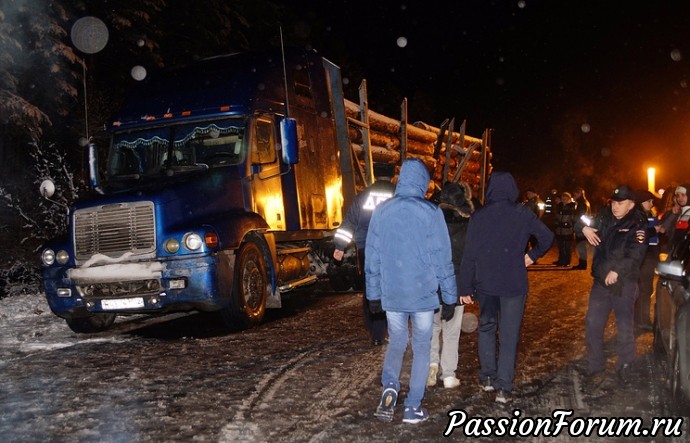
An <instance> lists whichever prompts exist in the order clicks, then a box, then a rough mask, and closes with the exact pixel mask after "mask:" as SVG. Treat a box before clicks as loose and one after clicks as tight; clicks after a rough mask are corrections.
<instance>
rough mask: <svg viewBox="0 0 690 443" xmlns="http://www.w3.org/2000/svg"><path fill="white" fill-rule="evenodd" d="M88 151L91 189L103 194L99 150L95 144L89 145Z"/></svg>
mask: <svg viewBox="0 0 690 443" xmlns="http://www.w3.org/2000/svg"><path fill="white" fill-rule="evenodd" d="M86 150H87V161H88V164H89V182H90V184H91V188H92V189H94V190H96V191H97V192H99V193H101V194H102V193H103V192H102V190H101V181H100V179H99V178H98V148H97V147H96V144H95V143H89V144H88V145H87V146H86Z"/></svg>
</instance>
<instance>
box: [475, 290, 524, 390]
mask: <svg viewBox="0 0 690 443" xmlns="http://www.w3.org/2000/svg"><path fill="white" fill-rule="evenodd" d="M477 298H478V300H479V337H478V348H479V367H480V369H479V380H480V381H484V380H486V379H487V378H490V379H491V381H492V384H493V386H494V388H496V389H502V390H504V391H508V392H511V391H512V390H513V378H515V357H516V355H517V347H518V342H519V341H520V325H521V324H522V313H523V312H524V310H525V299H526V298H527V295H520V296H512V297H497V296H492V295H481V294H479V295H478V296H477ZM497 332H498V334H499V340H498V341H499V343H500V347H499V349H498V358H496V333H497Z"/></svg>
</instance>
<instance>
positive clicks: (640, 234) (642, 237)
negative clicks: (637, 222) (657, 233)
mask: <svg viewBox="0 0 690 443" xmlns="http://www.w3.org/2000/svg"><path fill="white" fill-rule="evenodd" d="M635 241H637V242H638V243H640V244H642V243H644V242H645V241H647V235H646V234H645V231H644V230H642V229H640V230H639V231H636V232H635Z"/></svg>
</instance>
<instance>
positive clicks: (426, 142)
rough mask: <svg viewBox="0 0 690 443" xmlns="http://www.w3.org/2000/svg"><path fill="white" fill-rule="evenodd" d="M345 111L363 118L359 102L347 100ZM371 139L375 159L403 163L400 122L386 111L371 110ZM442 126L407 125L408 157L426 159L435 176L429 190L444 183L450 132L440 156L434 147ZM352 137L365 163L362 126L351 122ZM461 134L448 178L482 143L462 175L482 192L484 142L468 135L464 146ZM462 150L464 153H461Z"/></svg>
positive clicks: (454, 141) (453, 140)
mask: <svg viewBox="0 0 690 443" xmlns="http://www.w3.org/2000/svg"><path fill="white" fill-rule="evenodd" d="M345 111H346V113H347V116H348V117H351V118H353V119H356V120H359V119H360V116H359V105H357V104H356V103H353V102H351V101H349V100H345ZM368 117H369V128H370V130H369V138H370V143H371V156H372V159H373V161H374V162H380V163H399V162H400V121H398V120H394V119H392V118H390V117H386V116H384V115H382V114H379V113H376V112H374V111H372V110H369V113H368ZM440 131H441V129H440V128H435V127H433V126H430V125H428V124H426V123H421V122H416V123H414V124H408V125H407V158H418V159H420V160H422V161H423V162H424V164H425V165H426V166H427V169H428V170H429V174H430V175H431V177H432V183H431V184H430V187H429V192H430V193H433V192H434V191H435V190H438V189H440V188H441V186H442V184H443V181H444V180H443V177H442V176H443V169H444V165H445V163H446V143H447V138H448V134H447V132H446V133H445V134H444V137H443V140H442V146H441V150H440V153H439V155H438V158H434V148H435V146H436V144H437V140H438V135H439V132H440ZM349 136H350V143H351V144H352V149H353V151H354V152H355V154H356V156H357V158H358V159H359V160H360V164H362V165H363V162H364V155H363V152H364V150H363V148H362V132H361V130H360V129H359V128H357V127H355V126H353V125H349ZM460 138H461V134H460V133H459V132H453V134H452V138H451V143H452V145H453V149H451V156H450V164H449V167H448V177H447V178H446V180H448V179H451V178H452V177H453V176H454V175H455V172H456V170H457V168H458V166H459V165H460V163H461V162H462V160H463V158H464V155H465V153H466V152H467V150H468V148H469V146H470V145H472V144H474V143H478V144H479V146H478V147H477V148H476V149H475V150H474V151H472V154H471V155H470V159H469V160H468V161H467V162H466V164H465V165H464V167H463V170H462V172H461V174H460V178H459V181H462V182H465V183H468V184H469V185H470V186H471V187H472V190H473V192H475V193H477V192H478V191H479V186H480V183H481V177H480V175H481V171H482V168H481V164H482V160H481V151H482V149H481V143H482V140H481V139H479V138H476V137H470V136H468V135H465V136H464V139H463V146H460V145H459V144H460ZM458 150H460V151H462V154H461V153H460V152H458ZM487 155H488V159H487V162H486V163H487V168H489V164H490V159H491V153H490V150H489V149H488V147H487Z"/></svg>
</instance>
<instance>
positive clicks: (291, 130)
mask: <svg viewBox="0 0 690 443" xmlns="http://www.w3.org/2000/svg"><path fill="white" fill-rule="evenodd" d="M280 138H281V144H282V148H283V149H282V153H283V162H284V163H285V164H288V165H294V164H296V163H298V162H299V143H298V141H297V120H295V119H294V118H287V117H286V118H284V119H282V120H281V121H280Z"/></svg>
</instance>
